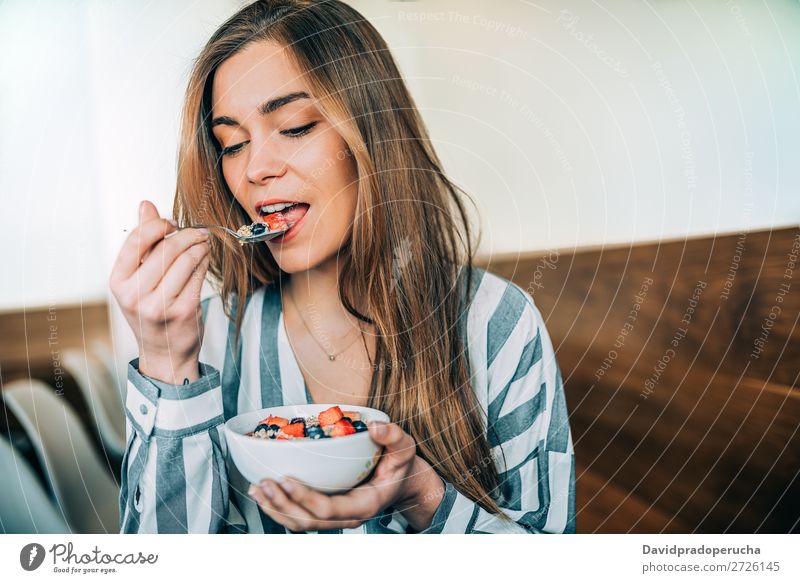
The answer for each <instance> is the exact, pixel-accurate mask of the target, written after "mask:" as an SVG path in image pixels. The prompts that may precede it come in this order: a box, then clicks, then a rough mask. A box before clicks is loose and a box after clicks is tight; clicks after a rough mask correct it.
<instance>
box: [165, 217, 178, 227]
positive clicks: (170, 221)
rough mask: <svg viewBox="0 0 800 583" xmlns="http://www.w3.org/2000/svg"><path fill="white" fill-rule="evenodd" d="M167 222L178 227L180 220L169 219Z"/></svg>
mask: <svg viewBox="0 0 800 583" xmlns="http://www.w3.org/2000/svg"><path fill="white" fill-rule="evenodd" d="M167 222H168V223H169V224H170V225H172V226H173V227H177V226H178V221H176V220H175V219H168V220H167Z"/></svg>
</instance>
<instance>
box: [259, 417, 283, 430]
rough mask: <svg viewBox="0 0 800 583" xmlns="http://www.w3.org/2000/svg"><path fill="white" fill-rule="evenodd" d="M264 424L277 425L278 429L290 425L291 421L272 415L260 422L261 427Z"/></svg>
mask: <svg viewBox="0 0 800 583" xmlns="http://www.w3.org/2000/svg"><path fill="white" fill-rule="evenodd" d="M262 423H263V424H264V425H277V426H278V427H283V426H284V425H288V424H289V420H288V419H285V418H283V417H276V416H275V415H270V416H269V417H267V418H266V419H264V420H263V421H260V422H259V423H258V425H261V424H262ZM258 425H256V427H258Z"/></svg>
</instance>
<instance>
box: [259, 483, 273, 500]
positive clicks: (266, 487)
mask: <svg viewBox="0 0 800 583" xmlns="http://www.w3.org/2000/svg"><path fill="white" fill-rule="evenodd" d="M261 489H262V490H263V491H264V495H265V496H266V497H267V498H272V497H273V496H274V495H275V490H273V489H272V484H270V483H269V482H261Z"/></svg>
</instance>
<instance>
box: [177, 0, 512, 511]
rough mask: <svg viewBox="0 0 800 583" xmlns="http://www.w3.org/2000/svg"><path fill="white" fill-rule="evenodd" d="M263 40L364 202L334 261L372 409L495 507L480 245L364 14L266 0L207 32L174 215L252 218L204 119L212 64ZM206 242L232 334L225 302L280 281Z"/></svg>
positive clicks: (302, 1) (268, 263)
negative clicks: (293, 79) (475, 313)
mask: <svg viewBox="0 0 800 583" xmlns="http://www.w3.org/2000/svg"><path fill="white" fill-rule="evenodd" d="M259 41H273V42H278V43H280V44H282V45H283V46H285V47H287V48H288V53H289V55H290V58H292V59H293V60H294V62H295V64H296V65H297V66H298V68H299V69H300V70H301V71H304V72H305V73H306V79H307V81H308V83H309V85H310V90H311V93H312V94H313V96H314V97H315V98H316V100H317V105H318V107H319V109H320V111H321V113H322V115H323V116H325V117H326V118H327V119H328V120H331V122H332V123H333V125H334V126H335V127H336V128H337V130H338V131H339V133H340V134H341V135H342V138H343V139H344V141H345V142H346V143H347V146H348V149H349V153H350V154H351V155H352V156H353V158H354V160H355V163H356V167H357V171H358V177H359V180H358V202H357V207H356V213H355V219H354V223H353V227H352V232H351V233H350V236H349V239H348V241H347V243H346V244H345V245H344V246H343V249H342V252H341V255H340V261H342V262H343V263H342V267H341V269H340V277H339V296H340V299H341V301H342V304H343V305H344V306H345V308H346V309H347V310H348V311H349V312H350V313H351V314H353V315H354V316H355V317H357V318H359V319H361V320H362V321H365V322H368V323H370V324H372V325H373V326H374V329H375V333H376V355H375V362H374V363H373V370H374V373H373V379H372V387H371V390H370V397H369V406H371V407H375V408H378V409H381V410H383V411H385V412H386V413H388V414H389V416H390V418H391V419H392V420H394V421H395V422H396V423H398V424H399V425H400V426H401V427H402V428H403V429H404V430H405V431H406V432H408V433H409V434H410V435H411V436H413V437H414V439H415V440H416V441H417V451H418V454H419V455H420V456H421V457H422V458H424V459H425V460H426V461H427V462H428V463H430V464H431V465H432V466H433V467H434V468H435V469H436V471H437V472H438V473H439V474H440V475H441V476H442V477H444V478H445V479H446V480H448V481H449V482H451V483H452V484H453V485H454V486H456V488H457V489H458V490H459V491H461V492H462V493H463V494H464V495H466V496H468V497H469V498H471V499H472V500H474V501H476V502H478V503H479V504H480V505H481V506H483V507H484V508H485V509H487V510H488V511H490V512H493V513H500V508H499V506H498V505H497V502H496V500H495V499H496V497H497V496H498V482H499V477H498V473H497V470H496V468H495V467H494V464H493V463H490V462H491V460H492V456H491V448H490V446H489V443H488V440H487V439H486V436H485V432H486V421H485V419H484V414H483V412H482V410H481V407H480V405H479V403H478V401H477V399H476V397H475V395H474V393H473V391H472V388H471V387H470V375H469V362H468V359H467V355H466V352H465V348H466V347H465V346H464V342H463V337H462V332H463V326H464V325H465V323H464V322H463V318H462V317H460V316H461V314H462V313H463V310H464V309H465V307H466V301H465V300H466V299H467V298H468V297H469V294H470V289H469V288H470V283H471V281H472V261H473V249H474V242H473V240H472V238H473V237H472V232H471V230H470V225H469V219H468V216H467V212H466V209H465V207H464V204H463V203H462V201H461V198H460V193H461V191H460V189H459V188H458V187H456V186H455V185H454V184H453V183H452V182H451V181H450V180H449V179H448V178H447V177H446V176H445V174H444V173H443V171H442V167H441V163H440V161H439V159H438V157H437V156H436V153H435V152H434V149H433V147H432V145H431V141H430V138H429V136H428V132H427V130H426V128H425V125H424V123H423V121H422V119H421V117H420V115H419V113H418V111H417V108H416V106H415V104H414V101H413V99H412V97H411V95H410V94H409V92H408V89H407V88H406V86H405V84H404V82H403V80H402V78H401V76H400V73H399V71H398V69H397V66H396V65H395V62H394V60H393V59H392V56H391V54H390V52H389V49H388V47H387V45H386V43H385V41H384V40H383V38H382V37H381V36H380V34H379V33H378V32H377V30H375V28H374V27H373V26H372V25H371V24H370V23H369V22H368V21H367V20H366V19H365V18H364V17H363V16H362V15H361V14H359V13H358V12H357V11H356V10H355V9H353V8H352V7H350V6H348V5H346V4H344V3H343V2H339V1H337V0H325V1H311V0H262V1H258V2H254V3H253V4H250V5H248V6H246V7H244V8H243V9H241V10H240V11H239V12H238V13H236V14H235V15H234V16H232V17H231V18H230V19H228V20H227V21H226V22H225V23H224V24H223V25H222V26H221V27H220V28H219V29H218V30H217V31H216V32H215V33H214V35H213V36H212V37H211V39H210V40H209V41H208V43H207V44H206V46H205V48H204V49H203V51H202V52H201V53H200V56H199V57H198V59H197V60H196V63H195V66H194V69H193V72H192V74H191V78H190V81H189V86H188V89H187V94H186V101H185V105H184V112H183V127H182V133H181V143H180V152H179V166H178V181H177V190H176V197H175V209H174V210H175V216H176V218H177V219H178V220H179V221H180V222H181V224H186V223H206V222H211V223H214V224H221V225H227V226H229V227H231V228H233V229H236V228H238V227H239V226H240V225H242V224H244V223H249V222H250V219H249V218H248V216H247V213H246V212H245V210H244V209H243V208H242V207H241V206H240V205H239V204H238V203H237V202H236V200H235V199H234V197H233V195H232V194H231V192H230V190H229V189H228V187H227V185H226V183H225V180H224V178H223V176H222V172H221V168H220V164H219V160H220V157H219V146H218V144H217V143H216V141H215V140H214V137H213V134H212V133H211V130H210V124H209V122H210V120H211V105H212V103H211V86H212V82H213V77H214V73H215V71H216V69H217V67H219V65H220V64H221V63H222V62H223V61H225V59H227V58H228V57H230V56H231V55H233V54H235V53H236V52H237V51H240V50H242V49H243V48H244V47H245V46H247V45H248V44H250V43H253V42H259ZM211 245H212V248H211V263H210V266H209V273H210V275H211V277H212V278H213V279H214V280H215V282H216V284H217V287H218V288H219V290H220V295H221V296H222V299H223V304H224V305H225V306H226V309H228V310H230V311H229V312H228V316H229V317H231V318H232V319H234V320H235V323H236V330H237V332H240V330H241V323H242V319H243V315H244V309H243V306H244V303H245V302H238V305H237V307H236V308H235V309H233V308H231V306H232V305H233V304H232V303H231V302H230V299H231V298H232V297H237V298H245V297H247V296H248V294H250V293H252V292H253V291H254V290H256V289H258V288H259V287H261V286H263V285H267V284H270V283H274V282H279V281H281V279H282V278H283V277H286V276H287V274H285V273H282V272H281V270H280V268H279V267H278V265H277V263H276V262H275V260H274V258H273V257H272V254H271V253H270V251H269V249H268V248H267V246H266V245H253V246H247V247H244V248H242V247H240V246H239V245H238V244H236V243H233V242H231V241H230V240H229V239H216V238H215V239H213V240H212V244H211ZM356 305H358V306H365V311H366V313H360V312H359V311H358V310H356V308H355V306H356ZM237 336H238V334H237ZM490 429H491V428H490ZM503 516H504V515H503Z"/></svg>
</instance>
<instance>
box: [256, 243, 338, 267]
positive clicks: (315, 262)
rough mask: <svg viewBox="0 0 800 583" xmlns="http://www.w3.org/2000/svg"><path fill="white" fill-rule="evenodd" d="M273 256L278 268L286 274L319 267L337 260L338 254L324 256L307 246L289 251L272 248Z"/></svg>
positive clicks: (282, 248) (299, 246) (283, 248)
mask: <svg viewBox="0 0 800 583" xmlns="http://www.w3.org/2000/svg"><path fill="white" fill-rule="evenodd" d="M270 251H271V252H272V256H273V257H274V258H275V262H276V263H277V264H278V267H280V268H281V270H282V271H284V272H285V273H290V274H291V273H301V272H303V271H308V270H309V269H314V268H316V267H319V266H320V265H322V264H323V263H325V262H326V261H328V260H329V259H334V260H335V258H336V253H335V252H334V253H332V254H324V253H318V252H314V250H312V249H309V248H308V247H307V246H306V245H298V246H297V247H296V248H293V249H289V248H287V247H280V248H278V249H272V248H270Z"/></svg>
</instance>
